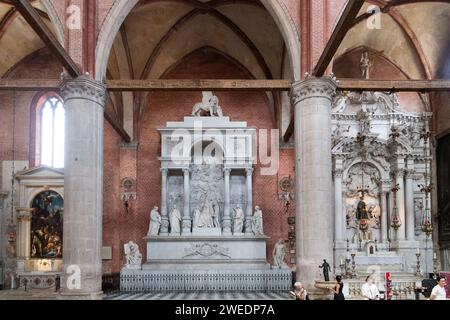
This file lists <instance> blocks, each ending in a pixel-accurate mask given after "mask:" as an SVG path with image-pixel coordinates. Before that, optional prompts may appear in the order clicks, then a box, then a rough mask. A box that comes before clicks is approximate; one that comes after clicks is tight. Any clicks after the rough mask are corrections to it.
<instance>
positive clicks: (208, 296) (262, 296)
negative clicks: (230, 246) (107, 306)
mask: <svg viewBox="0 0 450 320" xmlns="http://www.w3.org/2000/svg"><path fill="white" fill-rule="evenodd" d="M288 299H289V294H287V293H284V292H283V293H281V292H268V293H259V292H254V293H252V292H242V293H222V292H216V293H136V294H132V293H116V294H111V295H107V297H105V300H288Z"/></svg>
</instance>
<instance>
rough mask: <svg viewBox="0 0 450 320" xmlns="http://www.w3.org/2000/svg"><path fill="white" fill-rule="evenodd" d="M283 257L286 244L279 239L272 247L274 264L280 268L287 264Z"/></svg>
mask: <svg viewBox="0 0 450 320" xmlns="http://www.w3.org/2000/svg"><path fill="white" fill-rule="evenodd" d="M285 257H286V245H285V244H284V240H283V239H280V240H278V242H277V243H276V244H275V247H274V248H273V264H274V266H275V267H277V268H280V269H281V268H283V267H286V266H287V265H286V262H284V259H285Z"/></svg>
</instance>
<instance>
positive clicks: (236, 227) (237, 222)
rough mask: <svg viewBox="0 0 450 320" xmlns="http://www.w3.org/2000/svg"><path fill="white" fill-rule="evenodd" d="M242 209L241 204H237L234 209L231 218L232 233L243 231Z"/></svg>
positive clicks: (243, 217)
mask: <svg viewBox="0 0 450 320" xmlns="http://www.w3.org/2000/svg"><path fill="white" fill-rule="evenodd" d="M244 219H245V215H244V211H243V210H242V208H241V206H240V205H238V206H237V207H236V209H234V219H233V233H234V234H239V233H242V232H243V229H244Z"/></svg>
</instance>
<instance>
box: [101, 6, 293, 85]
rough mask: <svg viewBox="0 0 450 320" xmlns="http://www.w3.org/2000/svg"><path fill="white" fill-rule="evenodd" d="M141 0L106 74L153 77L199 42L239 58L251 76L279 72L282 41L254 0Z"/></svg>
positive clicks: (276, 75)
mask: <svg viewBox="0 0 450 320" xmlns="http://www.w3.org/2000/svg"><path fill="white" fill-rule="evenodd" d="M201 2H202V3H203V4H205V5H199V2H196V1H175V0H173V1H152V0H147V1H141V2H140V3H139V5H138V6H137V7H136V8H135V9H134V10H133V11H132V12H131V14H130V15H129V16H128V17H127V19H126V20H125V22H124V24H123V25H122V28H121V30H120V34H119V35H118V36H117V38H116V40H115V43H114V46H113V50H112V52H111V55H110V63H109V67H108V73H109V77H113V78H135V79H149V78H152V79H155V78H160V77H161V76H163V75H164V73H165V72H167V70H168V69H169V68H170V67H171V66H173V65H174V64H176V63H177V62H179V61H180V60H181V59H182V58H183V57H185V56H187V55H188V54H189V53H192V52H194V51H196V50H198V49H200V48H204V47H209V48H211V47H212V48H214V49H215V50H217V51H220V52H221V53H222V54H224V55H226V56H228V57H229V58H231V59H233V60H235V61H238V62H239V63H240V64H241V65H242V66H243V67H244V68H245V69H247V70H248V72H249V73H250V74H251V76H252V77H254V78H260V79H268V78H269V79H270V78H274V79H277V78H282V77H283V74H282V70H283V67H282V66H283V63H284V59H283V56H284V53H283V52H284V41H283V38H282V36H281V34H280V32H279V30H278V27H277V26H276V24H275V22H274V20H273V19H272V17H271V16H270V14H269V13H268V12H267V11H266V9H265V8H264V6H263V5H262V4H261V3H260V2H259V1H257V0H236V1H217V0H212V1H201Z"/></svg>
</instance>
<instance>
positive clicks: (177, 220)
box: [169, 204, 181, 234]
mask: <svg viewBox="0 0 450 320" xmlns="http://www.w3.org/2000/svg"><path fill="white" fill-rule="evenodd" d="M169 220H170V233H171V234H181V213H180V210H178V208H177V205H176V204H174V205H173V209H172V211H170V213H169Z"/></svg>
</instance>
